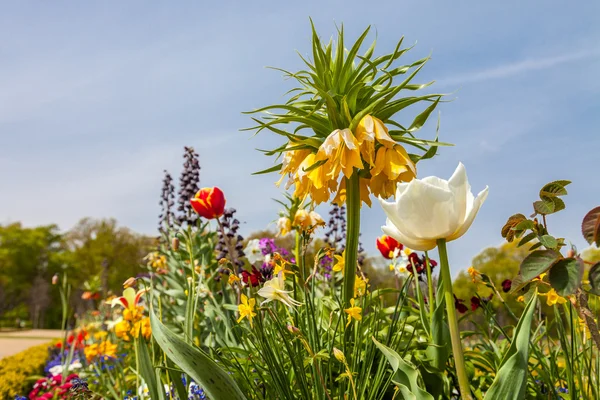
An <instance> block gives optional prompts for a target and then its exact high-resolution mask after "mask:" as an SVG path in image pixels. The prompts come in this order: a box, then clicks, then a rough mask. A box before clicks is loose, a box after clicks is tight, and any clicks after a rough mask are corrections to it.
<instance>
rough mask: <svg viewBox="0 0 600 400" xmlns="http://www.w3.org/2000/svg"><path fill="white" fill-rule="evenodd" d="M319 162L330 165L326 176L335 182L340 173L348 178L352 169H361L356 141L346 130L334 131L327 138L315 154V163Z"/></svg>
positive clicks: (361, 164)
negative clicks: (323, 161)
mask: <svg viewBox="0 0 600 400" xmlns="http://www.w3.org/2000/svg"><path fill="white" fill-rule="evenodd" d="M320 160H327V162H326V164H325V165H327V164H329V165H330V170H329V171H328V176H329V178H330V179H333V180H335V181H336V182H337V179H338V176H339V174H340V172H342V173H343V174H344V176H345V177H346V178H350V176H352V173H353V172H354V168H358V169H361V168H362V167H363V163H362V160H361V158H360V149H359V147H358V140H356V137H354V134H352V131H351V130H350V129H348V128H346V129H336V130H335V131H333V132H331V133H330V134H329V136H327V139H325V141H324V142H323V144H322V145H321V147H319V151H318V152H317V161H320Z"/></svg>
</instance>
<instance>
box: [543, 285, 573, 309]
mask: <svg viewBox="0 0 600 400" xmlns="http://www.w3.org/2000/svg"><path fill="white" fill-rule="evenodd" d="M540 296H546V304H548V305H549V306H553V305H555V304H564V303H566V302H567V299H565V298H564V297H561V296H559V295H558V293H556V290H554V288H552V289H550V290H549V291H548V293H540Z"/></svg>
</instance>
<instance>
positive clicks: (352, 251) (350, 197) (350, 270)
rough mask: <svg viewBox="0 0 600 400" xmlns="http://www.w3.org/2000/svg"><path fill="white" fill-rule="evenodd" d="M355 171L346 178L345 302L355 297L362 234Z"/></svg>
mask: <svg viewBox="0 0 600 400" xmlns="http://www.w3.org/2000/svg"><path fill="white" fill-rule="evenodd" d="M358 179H359V178H358V173H357V172H356V171H355V172H354V173H353V174H352V176H351V177H350V178H346V221H347V226H346V249H345V251H346V257H345V259H344V304H345V305H346V306H347V305H349V304H350V299H351V298H352V297H354V280H355V278H356V260H357V258H358V235H359V234H360V186H359V184H358Z"/></svg>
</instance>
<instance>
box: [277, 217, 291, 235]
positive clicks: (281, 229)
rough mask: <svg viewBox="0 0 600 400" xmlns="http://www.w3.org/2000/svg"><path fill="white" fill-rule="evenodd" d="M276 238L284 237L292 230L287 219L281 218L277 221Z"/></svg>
mask: <svg viewBox="0 0 600 400" xmlns="http://www.w3.org/2000/svg"><path fill="white" fill-rule="evenodd" d="M277 229H278V233H277V235H278V236H285V235H287V234H288V233H290V232H291V230H292V221H290V219H289V218H288V217H281V218H279V219H278V220H277Z"/></svg>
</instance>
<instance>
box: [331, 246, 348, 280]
mask: <svg viewBox="0 0 600 400" xmlns="http://www.w3.org/2000/svg"><path fill="white" fill-rule="evenodd" d="M345 257H346V250H344V252H343V253H342V255H339V254H334V255H333V258H335V263H334V264H333V268H332V270H333V271H335V272H341V273H342V274H343V273H344V266H345V265H346V263H345V261H344V258H345Z"/></svg>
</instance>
